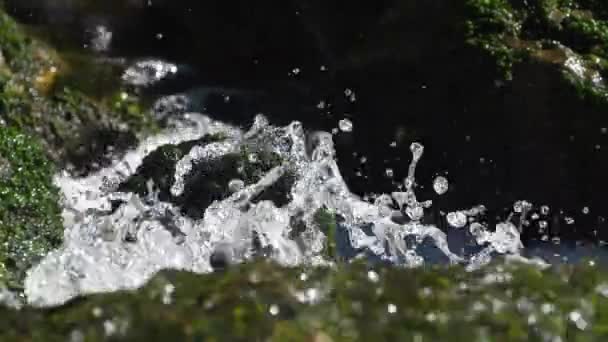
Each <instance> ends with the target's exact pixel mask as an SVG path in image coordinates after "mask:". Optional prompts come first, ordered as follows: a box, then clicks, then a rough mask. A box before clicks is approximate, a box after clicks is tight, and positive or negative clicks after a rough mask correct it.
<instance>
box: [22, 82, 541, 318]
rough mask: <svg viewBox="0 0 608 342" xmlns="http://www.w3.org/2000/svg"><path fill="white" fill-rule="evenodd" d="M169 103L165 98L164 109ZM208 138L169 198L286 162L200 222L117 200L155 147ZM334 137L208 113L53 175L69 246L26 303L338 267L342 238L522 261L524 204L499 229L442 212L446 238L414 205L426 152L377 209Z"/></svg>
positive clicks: (475, 261) (393, 253)
mask: <svg viewBox="0 0 608 342" xmlns="http://www.w3.org/2000/svg"><path fill="white" fill-rule="evenodd" d="M126 75H131V74H129V73H127V74H126ZM131 76H132V75H131ZM155 76H156V74H154V75H152V77H155ZM174 100H175V97H169V98H163V99H161V100H159V103H163V102H164V103H166V102H171V101H174ZM351 128H352V127H351ZM208 134H221V135H222V136H224V137H226V138H225V140H222V141H219V142H213V143H209V144H206V145H203V144H201V145H195V146H194V147H192V149H191V150H190V151H189V153H187V154H186V155H185V156H184V157H183V158H182V159H181V160H179V162H178V163H177V165H176V167H175V174H174V175H173V176H172V177H171V178H172V179H173V181H172V185H171V190H170V191H171V193H172V195H174V196H179V195H180V194H181V193H183V192H184V190H185V187H187V186H188V183H187V182H186V181H185V178H186V177H187V176H188V175H189V174H190V173H191V172H193V168H195V167H196V165H199V164H200V163H202V162H206V163H214V162H219V160H221V158H222V156H225V155H227V154H229V153H234V152H235V151H239V150H240V148H241V147H242V146H256V148H257V149H260V148H261V149H263V150H266V151H272V152H274V153H276V154H278V155H279V156H280V160H281V163H280V164H279V165H278V166H276V167H274V168H272V169H271V170H270V171H269V172H267V173H266V174H264V175H263V177H261V179H260V180H259V181H258V182H256V183H254V184H251V185H248V186H244V183H243V182H242V181H241V180H238V179H234V180H231V181H230V184H225V187H226V188H230V189H232V193H231V194H229V195H227V196H226V197H225V198H224V199H221V200H216V201H214V202H213V203H212V204H211V205H209V206H208V207H207V208H201V209H204V216H203V218H201V219H195V218H192V217H189V216H187V215H185V214H183V213H182V212H181V211H180V209H179V208H178V207H176V206H175V205H174V204H171V203H169V202H163V201H161V200H159V198H158V194H157V192H155V191H154V184H151V183H150V184H148V187H149V189H150V191H149V195H148V196H145V197H143V198H142V197H140V196H138V195H137V194H134V193H123V192H119V191H118V190H117V189H118V185H119V184H120V183H121V182H123V181H125V180H126V179H127V178H128V177H129V176H131V175H133V174H134V173H135V171H136V170H137V168H138V167H139V166H140V165H141V164H142V161H143V160H144V158H145V156H146V155H148V154H149V153H151V152H152V151H154V150H155V149H156V148H158V147H160V146H163V145H165V144H178V143H180V142H185V141H194V140H197V139H199V138H201V137H203V136H205V135H208ZM337 134H339V133H337ZM333 137H334V135H332V134H331V133H327V132H321V131H307V130H306V129H305V127H303V125H302V124H301V123H300V122H292V123H290V124H288V125H286V126H274V125H272V123H270V122H268V119H266V118H265V117H264V116H263V115H258V116H256V117H255V120H254V122H253V124H252V125H251V127H250V128H249V129H248V130H247V131H244V130H242V129H239V128H237V127H234V126H231V125H228V124H225V123H222V122H220V121H216V120H213V119H211V118H210V117H208V116H206V115H204V114H201V113H187V114H184V115H182V116H178V117H177V118H173V119H172V120H171V122H170V124H169V125H168V127H167V128H166V129H165V130H164V131H163V132H161V133H159V134H158V135H155V136H153V137H150V138H148V139H146V140H145V141H143V142H142V143H141V144H140V145H139V146H138V147H137V148H136V149H134V150H132V151H129V152H128V153H126V154H125V155H124V156H123V157H122V158H120V159H117V160H116V161H115V162H114V163H113V165H112V166H110V167H108V168H105V169H102V170H100V171H98V172H96V173H94V174H91V175H89V176H87V177H85V178H75V177H72V176H70V175H69V174H68V173H67V172H62V173H60V174H57V175H56V177H55V183H56V184H57V186H58V187H59V188H60V189H61V192H62V194H63V203H62V204H63V208H64V210H63V218H64V222H65V242H64V245H63V246H62V247H61V248H60V249H58V250H56V251H53V252H51V253H50V254H49V255H48V256H46V257H45V258H44V259H43V260H42V261H41V262H40V263H39V264H38V265H37V266H35V267H34V268H33V269H31V270H30V271H29V272H28V276H27V279H26V281H25V294H26V296H27V300H28V302H29V303H30V304H32V305H36V306H47V305H56V304H61V303H63V302H65V301H67V300H69V299H71V298H73V297H75V296H79V295H82V294H87V293H95V292H105V291H115V290H119V289H129V288H136V287H139V286H141V285H143V284H144V283H145V282H146V280H147V279H149V278H150V277H151V276H152V275H154V274H155V273H156V272H157V271H159V270H161V269H165V268H171V269H183V270H189V271H193V272H199V273H204V272H211V271H213V270H214V267H215V265H214V260H215V263H217V260H221V263H222V264H230V263H236V262H243V261H246V260H248V259H251V258H254V257H259V256H264V257H268V258H271V259H273V260H275V261H276V262H278V263H280V264H283V265H286V266H295V265H302V264H305V265H331V264H332V263H333V262H334V260H332V259H331V258H328V257H327V255H326V253H324V248H325V246H326V245H327V242H328V241H327V240H328V239H335V244H336V246H337V252H336V253H337V256H338V258H339V259H340V260H349V259H353V258H368V259H369V260H371V261H374V262H382V263H390V264H393V265H395V266H399V267H417V266H421V265H424V264H425V263H446V264H449V263H452V264H454V263H464V264H466V265H467V267H469V268H470V269H476V268H479V267H480V266H482V265H484V264H486V263H488V262H489V261H490V260H491V259H492V257H493V256H495V255H497V254H508V255H514V256H518V255H519V254H520V251H521V249H522V247H523V245H522V242H521V241H520V232H521V229H522V227H521V222H522V221H524V220H525V219H526V215H527V213H528V212H529V211H531V209H532V205H531V204H529V203H527V202H525V203H517V204H516V209H515V210H514V212H513V215H516V216H517V218H518V219H517V220H511V216H510V217H509V219H507V220H505V221H503V222H499V223H498V224H496V225H495V227H489V226H488V224H487V223H485V221H484V220H483V217H484V213H485V207H484V206H483V205H480V206H477V207H474V208H471V209H467V210H460V211H456V212H451V213H447V215H446V216H445V220H446V221H447V222H448V223H449V228H448V230H447V233H446V231H445V230H442V229H440V228H438V227H437V226H435V225H432V224H427V223H425V222H424V221H425V220H424V219H425V212H427V211H428V210H429V209H430V208H431V206H432V205H433V204H432V201H431V200H426V199H419V198H417V196H416V188H417V187H418V186H419V184H418V183H417V181H416V177H415V172H416V167H417V165H418V163H421V162H423V161H424V158H423V153H424V147H423V146H422V145H421V144H419V143H416V142H413V143H412V144H411V146H410V152H411V155H410V156H408V157H409V158H410V160H411V161H410V165H409V168H408V170H407V177H406V178H405V179H404V180H403V182H402V184H400V185H399V186H397V187H396V188H395V191H394V192H392V193H390V194H382V195H377V196H375V199H374V200H373V201H371V200H370V199H363V198H361V197H360V196H357V195H355V194H353V193H352V192H351V191H349V188H348V186H347V184H346V183H345V181H344V179H343V178H342V176H341V173H340V169H339V167H338V164H337V162H336V153H335V149H334V143H333ZM404 157H405V156H404ZM247 158H250V159H255V158H257V156H256V155H254V154H253V153H252V154H251V155H248V156H247ZM287 174H289V175H291V177H292V179H294V181H293V182H292V183H290V188H289V189H287V190H286V192H287V193H286V194H285V195H286V197H287V198H288V201H287V203H286V204H283V205H277V204H275V203H274V202H273V201H270V200H262V201H256V200H255V199H256V198H257V197H258V195H259V194H261V193H263V192H264V191H265V190H266V189H268V188H270V187H272V186H273V185H274V184H275V183H276V182H278V181H279V180H280V179H281V177H282V176H284V175H287ZM432 186H433V188H434V189H435V191H436V192H437V194H438V195H444V196H445V193H446V190H447V189H446V188H447V187H449V181H448V179H446V178H444V177H440V178H437V179H435V181H434V184H432ZM115 203H118V205H115ZM519 207H522V208H519ZM319 212H325V213H326V215H330V217H331V218H332V220H333V218H334V217H335V221H336V223H337V225H336V228H335V230H336V232H335V236H333V234H329V233H328V234H327V235H326V233H327V231H323V229H321V228H322V227H320V225H321V223H320V222H319V220H318V219H317V217H318V216H317V215H318V213H319ZM517 222H519V226H518V225H517V224H518V223H517ZM295 230H298V234H297V235H295V236H294V234H293V232H294V231H295ZM448 236H449V238H448Z"/></svg>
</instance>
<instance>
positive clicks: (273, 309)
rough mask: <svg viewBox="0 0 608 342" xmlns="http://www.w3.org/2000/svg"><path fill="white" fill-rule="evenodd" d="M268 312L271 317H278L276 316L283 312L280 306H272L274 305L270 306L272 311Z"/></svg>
mask: <svg viewBox="0 0 608 342" xmlns="http://www.w3.org/2000/svg"><path fill="white" fill-rule="evenodd" d="M268 312H270V314H271V315H273V316H276V315H278V314H279V312H281V311H280V309H279V306H278V305H276V304H272V305H271V306H270V309H269V310H268Z"/></svg>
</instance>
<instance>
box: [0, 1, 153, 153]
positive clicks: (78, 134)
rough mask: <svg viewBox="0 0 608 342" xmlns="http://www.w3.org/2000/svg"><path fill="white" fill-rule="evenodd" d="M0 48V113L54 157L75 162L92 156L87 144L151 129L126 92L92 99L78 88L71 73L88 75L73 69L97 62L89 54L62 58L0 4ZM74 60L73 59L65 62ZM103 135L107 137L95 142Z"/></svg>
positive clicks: (148, 118)
mask: <svg viewBox="0 0 608 342" xmlns="http://www.w3.org/2000/svg"><path fill="white" fill-rule="evenodd" d="M0 52H1V54H2V57H3V58H2V59H0V60H1V61H0V117H1V118H2V119H3V120H4V122H5V123H6V124H7V125H9V126H12V127H16V128H19V129H21V130H22V131H24V132H27V133H28V134H30V135H34V136H37V137H39V138H40V139H41V141H42V143H43V145H44V147H45V150H46V151H47V152H48V155H49V157H51V158H52V159H53V160H54V161H57V162H60V163H62V164H70V163H71V164H78V159H83V158H84V159H87V158H88V159H95V158H96V157H100V154H102V153H103V152H104V151H102V150H103V148H98V149H95V148H89V147H90V146H92V145H104V146H105V145H112V144H113V143H114V142H115V140H118V139H115V138H116V136H118V135H122V136H132V137H135V136H140V135H143V134H148V133H150V132H152V131H154V129H155V128H156V125H155V123H154V121H153V120H152V119H151V116H150V115H149V112H148V110H147V109H146V108H144V107H142V105H141V104H140V101H139V99H138V98H136V97H134V96H132V95H128V94H127V96H124V94H126V93H124V92H122V91H119V90H114V91H113V92H112V93H110V95H109V96H105V95H104V97H102V98H100V99H93V98H92V97H90V96H87V95H85V94H84V93H83V92H82V89H81V87H80V86H81V85H84V84H80V82H79V81H78V80H79V79H74V77H72V76H73V75H76V74H79V75H82V74H86V75H87V76H88V77H90V78H94V74H92V73H90V72H89V71H90V70H89V69H86V70H81V69H78V68H79V67H80V66H82V65H86V66H91V65H96V64H97V65H99V64H103V63H100V62H98V63H94V61H92V60H91V59H92V57H88V60H89V62H88V63H84V62H82V61H83V58H80V59H76V58H74V56H71V58H67V59H64V58H62V56H61V55H60V54H59V53H57V52H56V51H55V50H54V49H52V48H51V47H50V46H48V45H46V44H45V43H43V42H41V41H39V40H37V39H34V38H32V37H30V36H29V35H28V34H27V33H26V32H25V30H24V29H23V28H21V27H20V26H19V25H18V24H17V23H15V21H14V20H13V19H11V18H10V17H9V16H8V15H6V13H4V12H3V11H2V10H1V9H0ZM75 60H77V61H78V63H76V64H75V65H71V64H70V61H72V62H73V61H75ZM98 69H101V70H106V69H104V68H101V67H100V68H98ZM114 73H116V72H115V71H114ZM70 75H72V76H70ZM113 79H114V78H113ZM70 80H76V81H77V82H76V84H71V83H70ZM93 82H95V81H93ZM115 84H118V83H117V82H115ZM82 88H83V89H84V88H86V87H82ZM75 89H78V90H75ZM103 136H109V137H111V138H110V139H107V141H100V140H101V139H100V137H103ZM131 140H134V139H131ZM83 151H86V152H83ZM92 152H95V153H92ZM85 157H86V158H85Z"/></svg>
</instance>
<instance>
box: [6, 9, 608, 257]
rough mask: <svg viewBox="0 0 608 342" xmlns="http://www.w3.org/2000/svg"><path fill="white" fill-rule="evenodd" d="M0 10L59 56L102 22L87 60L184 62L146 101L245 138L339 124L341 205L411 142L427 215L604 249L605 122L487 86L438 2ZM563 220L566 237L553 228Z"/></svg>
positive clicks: (373, 188)
mask: <svg viewBox="0 0 608 342" xmlns="http://www.w3.org/2000/svg"><path fill="white" fill-rule="evenodd" d="M7 2H8V4H9V5H8V7H9V9H11V10H12V12H13V14H15V15H16V16H17V17H19V18H20V19H21V20H22V21H24V22H25V23H28V24H30V25H32V26H34V27H38V28H40V27H43V28H45V30H46V35H47V38H48V39H50V40H51V41H52V42H54V43H55V44H56V45H58V46H60V47H64V48H66V49H70V50H82V51H88V49H89V47H85V45H87V44H89V42H90V40H91V35H92V34H93V33H94V32H95V28H96V27H98V26H104V27H107V29H108V30H109V31H111V32H112V37H113V38H112V44H111V46H110V48H109V50H107V51H103V52H101V53H100V54H101V55H102V56H103V57H106V58H115V57H120V58H127V59H136V58H142V57H154V58H163V59H166V60H169V61H172V62H175V63H178V64H179V65H182V66H187V68H186V70H188V72H187V73H184V74H183V76H180V77H181V78H178V80H177V81H176V80H174V81H172V82H169V83H167V84H164V85H162V86H161V87H159V88H155V89H153V90H150V91H149V92H150V93H151V94H152V95H154V96H158V95H161V94H169V93H175V92H190V93H191V94H196V96H198V99H199V101H198V102H196V103H197V104H196V106H195V107H196V108H192V109H196V110H204V111H206V112H207V113H210V114H211V115H212V116H214V117H216V118H218V119H221V120H223V121H229V122H233V123H236V124H239V125H242V126H247V125H248V124H249V123H250V122H251V119H252V118H253V116H254V114H256V113H259V112H261V113H264V114H266V115H267V116H269V117H270V118H271V122H273V123H277V124H285V123H287V122H289V121H291V120H295V119H297V120H300V121H302V122H303V123H304V124H305V127H307V128H308V129H311V130H316V129H322V130H328V131H331V130H332V129H334V128H336V127H337V125H338V121H339V120H341V119H343V118H349V119H350V120H352V122H353V124H354V131H353V132H352V133H342V132H340V133H338V134H336V136H335V141H336V146H337V149H338V158H339V163H340V165H341V169H342V172H343V175H344V177H345V178H346V180H347V182H348V184H349V185H350V187H351V188H352V190H353V191H354V192H356V193H359V194H365V193H371V192H375V193H381V192H390V191H392V190H394V189H395V186H396V181H398V180H401V179H403V178H404V177H405V176H406V173H407V165H408V163H409V156H410V154H409V151H408V147H409V144H410V142H412V141H419V142H421V143H422V144H424V145H425V148H426V149H425V156H424V157H423V159H422V161H421V163H420V164H419V169H418V172H417V180H418V182H419V185H420V186H419V188H418V191H417V192H418V197H419V198H421V199H433V200H434V201H435V205H434V208H435V209H434V210H437V211H438V210H444V211H449V210H455V209H463V208H468V207H471V206H472V205H477V204H484V205H485V206H486V207H488V209H489V212H490V214H489V215H488V216H489V221H494V220H495V216H498V217H500V218H501V219H504V218H505V217H506V215H507V214H508V212H509V211H510V210H511V206H512V204H513V202H514V201H516V200H520V199H525V200H528V201H530V202H532V203H534V204H537V205H539V206H540V205H549V206H550V207H551V208H552V216H551V217H550V218H549V222H550V223H551V228H550V229H551V232H553V233H555V234H559V235H560V236H565V237H566V238H572V239H574V240H578V239H589V240H593V241H598V240H603V239H606V238H607V237H606V233H605V231H606V229H608V227H607V226H606V223H605V220H604V219H603V216H605V215H607V214H608V209H607V208H606V206H605V202H606V201H605V199H604V196H605V194H606V193H608V182H605V181H604V178H605V175H606V171H608V156H607V155H606V153H607V151H608V140H607V139H608V134H606V132H605V130H602V127H608V117H606V115H605V114H606V112H605V111H602V110H596V109H594V108H591V107H588V108H587V107H585V106H581V102H580V101H579V100H577V99H575V98H574V96H575V95H574V94H573V92H567V91H564V87H563V86H560V82H563V81H562V80H560V78H559V76H558V75H557V73H556V72H555V71H554V70H545V69H543V67H540V66H538V65H531V64H523V65H522V66H520V67H519V68H518V69H516V70H514V77H513V81H511V82H507V83H503V82H498V81H497V79H498V78H497V75H496V70H495V67H494V65H491V63H489V62H488V61H487V60H484V59H482V58H479V57H478V56H477V55H475V54H474V53H473V52H472V51H471V50H470V48H467V47H466V46H464V45H463V44H462V43H461V42H462V41H463V39H461V38H462V34H463V33H462V27H458V26H457V25H456V26H454V25H453V23H454V22H456V20H454V17H457V16H458V13H456V12H455V10H454V8H452V7H453V6H452V5H449V4H444V3H443V2H440V1H427V2H420V1H417V2H416V1H410V2H406V3H404V4H396V3H395V2H393V1H377V2H373V4H359V3H353V2H352V1H349V2H347V1H335V2H332V4H326V3H325V2H322V1H305V0H292V1H284V2H280V4H277V3H272V4H270V2H268V3H266V2H265V3H262V4H261V3H257V2H256V3H255V4H254V3H251V2H247V1H222V2H220V1H205V2H201V1H181V2H179V4H178V2H173V1H168V0H155V1H152V2H151V5H149V4H148V3H147V2H146V1H143V0H142V1H106V2H103V3H100V2H95V1H83V2H79V3H78V4H75V3H76V2H73V1H67V0H64V1H54V2H43V1H35V0H19V1H17V0H12V1H7ZM347 89H349V90H351V91H352V92H353V93H354V94H355V98H351V96H348V95H349V94H350V93H349V91H348V90H347ZM345 92H346V93H345ZM353 100H354V101H353ZM393 143H394V144H393ZM391 144H393V146H391ZM361 157H365V158H366V159H367V161H366V163H365V164H362V163H361V162H360V160H361ZM387 168H390V169H392V170H394V177H393V178H392V179H391V178H389V177H387V175H386V169H387ZM436 175H445V176H447V178H448V179H449V180H450V191H449V192H448V193H447V194H446V195H444V196H442V197H438V196H437V195H436V194H435V193H434V192H433V189H432V186H431V184H432V180H433V178H434V177H435V176H436ZM584 207H588V208H589V209H590V213H589V214H583V213H582V209H583V208H584ZM560 210H563V213H562V212H560ZM567 215H569V216H572V217H573V218H574V219H575V220H576V224H575V225H567V224H566V223H565V222H564V220H563V218H564V217H565V216H567ZM431 216H432V217H439V215H438V213H433V214H432V215H431ZM429 220H430V221H433V219H432V218H430V219H429ZM526 234H527V235H525V236H524V238H525V240H526V241H525V243H526V244H528V245H529V246H534V244H537V242H533V240H536V239H537V238H538V237H539V236H537V235H536V233H534V232H533V233H526ZM538 243H540V242H538ZM560 248H562V247H560ZM563 248H566V249H567V247H563ZM594 251H595V250H594ZM575 254H576V253H575ZM581 255H584V253H582V254H581Z"/></svg>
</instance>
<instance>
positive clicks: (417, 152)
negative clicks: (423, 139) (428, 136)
mask: <svg viewBox="0 0 608 342" xmlns="http://www.w3.org/2000/svg"><path fill="white" fill-rule="evenodd" d="M410 151H411V152H412V155H413V157H414V160H416V161H418V160H419V159H420V158H421V157H422V154H423V153H424V146H422V145H421V144H419V143H412V144H411V145H410Z"/></svg>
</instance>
